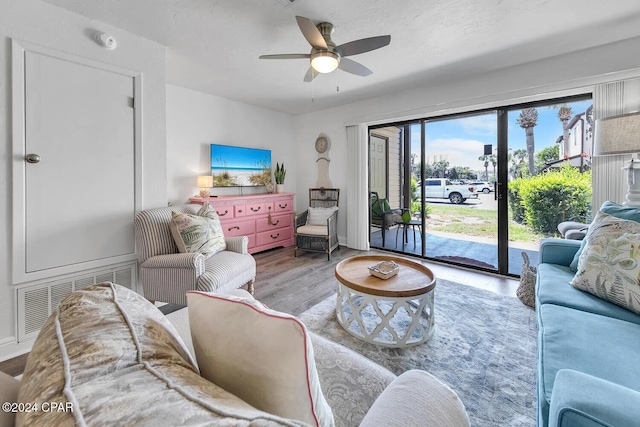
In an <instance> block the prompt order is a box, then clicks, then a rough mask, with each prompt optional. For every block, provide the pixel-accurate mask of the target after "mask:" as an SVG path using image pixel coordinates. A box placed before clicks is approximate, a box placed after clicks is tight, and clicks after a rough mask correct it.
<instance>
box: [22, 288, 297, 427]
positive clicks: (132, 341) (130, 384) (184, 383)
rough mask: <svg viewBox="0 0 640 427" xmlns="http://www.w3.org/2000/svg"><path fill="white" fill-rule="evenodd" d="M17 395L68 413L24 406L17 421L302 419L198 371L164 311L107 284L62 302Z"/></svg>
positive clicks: (42, 335)
mask: <svg viewBox="0 0 640 427" xmlns="http://www.w3.org/2000/svg"><path fill="white" fill-rule="evenodd" d="M18 399H19V401H21V402H58V403H60V404H62V405H63V406H62V407H63V408H67V409H69V408H73V412H71V411H65V412H58V411H55V412H50V411H48V412H47V411H38V412H28V413H27V412H22V413H18V414H17V420H16V421H17V425H38V426H66V425H69V426H71V425H96V426H99V425H100V426H115V425H136V426H137V425H146V426H165V425H175V426H177V425H180V426H186V425H211V424H216V423H219V424H221V425H245V426H248V425H273V426H275V425H300V423H299V422H297V421H292V420H285V419H282V418H278V417H276V416H274V415H270V414H267V413H264V412H262V411H259V410H257V409H255V408H253V407H251V406H250V405H249V404H247V403H245V402H243V401H242V400H240V399H239V398H237V397H236V396H233V395H232V394H231V393H229V392H226V391H225V390H223V389H222V388H220V387H218V386H217V385H215V384H212V383H210V382H209V381H207V380H205V379H204V378H202V377H201V376H200V375H198V372H197V370H196V368H195V367H194V364H193V363H192V360H191V356H190V355H189V353H188V351H186V350H185V348H184V344H183V342H182V340H181V339H180V337H179V336H178V334H177V333H176V331H175V329H174V328H173V326H171V324H170V323H169V322H168V321H167V320H166V318H165V317H164V316H163V314H162V313H161V312H160V311H159V310H158V309H157V308H156V307H154V306H153V305H152V304H151V303H149V302H148V301H147V300H145V299H144V298H142V297H141V296H140V295H138V294H136V293H135V292H133V291H131V290H129V289H127V288H125V287H122V286H119V285H114V284H112V283H103V284H99V285H95V286H92V287H89V288H86V289H83V290H82V291H77V292H74V293H72V294H70V295H68V296H67V297H66V298H64V299H63V300H62V302H61V303H60V304H59V306H58V308H57V309H56V311H55V312H54V313H53V314H52V315H51V316H50V317H49V319H48V320H47V322H46V324H45V325H44V327H43V328H42V329H41V331H40V333H39V334H38V338H37V339H36V341H35V343H34V345H33V348H32V350H31V353H30V354H29V357H28V359H27V365H26V368H25V371H24V376H23V378H22V384H21V387H20V391H19V395H18ZM68 405H69V406H68Z"/></svg>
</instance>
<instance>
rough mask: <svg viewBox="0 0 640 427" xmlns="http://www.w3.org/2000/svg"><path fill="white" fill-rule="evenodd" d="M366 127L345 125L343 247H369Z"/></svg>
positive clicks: (360, 248)
mask: <svg viewBox="0 0 640 427" xmlns="http://www.w3.org/2000/svg"><path fill="white" fill-rule="evenodd" d="M367 141H368V128H367V126H366V125H364V124H358V125H354V126H347V164H348V165H349V174H348V175H347V178H348V182H347V198H346V199H347V200H348V210H347V246H348V247H350V248H352V249H358V250H364V251H368V250H369V186H368V179H367V177H368V176H369V157H368V154H369V150H368V144H367Z"/></svg>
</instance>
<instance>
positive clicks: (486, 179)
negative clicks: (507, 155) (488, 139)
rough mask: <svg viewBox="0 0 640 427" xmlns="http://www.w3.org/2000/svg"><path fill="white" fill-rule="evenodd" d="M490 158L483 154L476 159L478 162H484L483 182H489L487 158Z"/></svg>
mask: <svg viewBox="0 0 640 427" xmlns="http://www.w3.org/2000/svg"><path fill="white" fill-rule="evenodd" d="M490 157H491V156H490V155H489V154H484V155H482V156H480V157H478V160H480V161H481V162H484V179H485V181H489V158H490Z"/></svg>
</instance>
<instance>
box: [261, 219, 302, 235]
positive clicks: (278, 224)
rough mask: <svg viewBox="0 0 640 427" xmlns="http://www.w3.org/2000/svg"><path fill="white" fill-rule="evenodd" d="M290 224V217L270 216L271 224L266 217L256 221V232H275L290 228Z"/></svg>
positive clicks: (291, 220)
mask: <svg viewBox="0 0 640 427" xmlns="http://www.w3.org/2000/svg"><path fill="white" fill-rule="evenodd" d="M292 222H293V218H292V215H271V223H269V218H268V217H267V218H259V219H256V231H257V232H258V233H260V232H261V231H269V230H275V229H277V228H283V227H291V223H292Z"/></svg>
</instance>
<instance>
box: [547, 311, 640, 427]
mask: <svg viewBox="0 0 640 427" xmlns="http://www.w3.org/2000/svg"><path fill="white" fill-rule="evenodd" d="M538 322H539V338H538V408H539V415H540V416H541V417H542V420H545V422H544V423H541V424H540V425H546V419H547V416H548V412H549V402H550V399H551V393H552V391H553V384H554V381H555V378H556V374H557V373H558V371H559V370H560V369H573V370H576V371H579V372H584V373H585V374H588V375H592V376H594V377H598V378H601V379H603V380H606V381H610V382H613V383H616V384H619V385H621V386H624V387H628V388H630V389H632V390H636V391H640V364H639V363H637V359H638V354H640V328H638V325H637V324H635V323H630V322H626V321H623V320H619V319H614V318H611V317H605V316H599V315H597V314H593V313H586V312H584V311H580V310H574V309H571V308H567V307H562V306H557V305H554V304H543V305H542V306H540V307H539V311H538ZM612 349H617V350H615V351H612ZM621 349H624V350H623V351H621Z"/></svg>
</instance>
